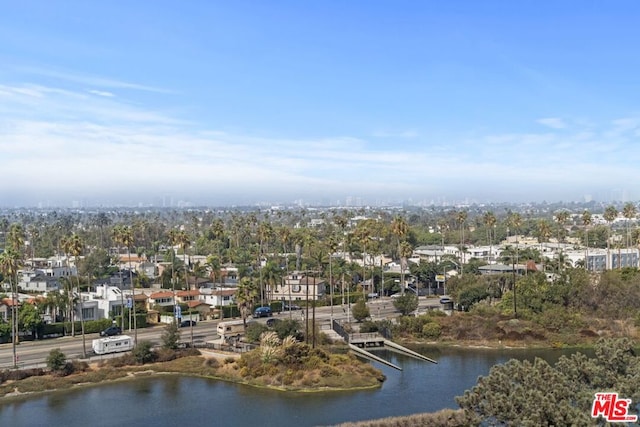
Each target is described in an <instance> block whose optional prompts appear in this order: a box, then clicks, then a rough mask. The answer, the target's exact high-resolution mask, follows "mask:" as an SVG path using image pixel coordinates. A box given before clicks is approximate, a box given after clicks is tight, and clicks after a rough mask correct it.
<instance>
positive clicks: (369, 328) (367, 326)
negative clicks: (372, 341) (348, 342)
mask: <svg viewBox="0 0 640 427" xmlns="http://www.w3.org/2000/svg"><path fill="white" fill-rule="evenodd" d="M360 332H362V333H367V332H378V325H377V324H376V322H372V321H371V320H366V321H364V322H362V325H360Z"/></svg>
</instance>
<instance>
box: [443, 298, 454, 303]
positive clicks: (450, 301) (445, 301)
mask: <svg viewBox="0 0 640 427" xmlns="http://www.w3.org/2000/svg"><path fill="white" fill-rule="evenodd" d="M440 304H453V300H452V299H451V298H447V297H444V298H440Z"/></svg>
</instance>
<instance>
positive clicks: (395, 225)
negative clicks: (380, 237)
mask: <svg viewBox="0 0 640 427" xmlns="http://www.w3.org/2000/svg"><path fill="white" fill-rule="evenodd" d="M408 232H409V225H408V224H407V221H405V219H404V218H402V217H401V216H399V215H398V216H396V217H395V218H393V220H392V221H391V233H392V234H393V235H394V236H396V249H397V251H398V255H399V254H400V241H401V240H404V238H405V237H406V236H407V233H408Z"/></svg>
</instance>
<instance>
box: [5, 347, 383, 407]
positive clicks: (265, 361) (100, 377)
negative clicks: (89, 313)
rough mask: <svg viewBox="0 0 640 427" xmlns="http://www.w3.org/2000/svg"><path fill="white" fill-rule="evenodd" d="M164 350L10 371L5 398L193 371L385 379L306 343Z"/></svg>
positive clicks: (291, 384)
mask: <svg viewBox="0 0 640 427" xmlns="http://www.w3.org/2000/svg"><path fill="white" fill-rule="evenodd" d="M161 355H162V357H161V359H162V361H159V362H155V363H145V364H138V363H136V361H135V359H134V358H133V357H132V356H131V355H130V354H127V355H124V356H121V357H118V358H114V359H109V360H106V361H104V362H101V363H98V364H92V365H88V364H84V363H79V364H78V363H73V364H72V365H74V366H73V367H72V368H70V369H67V371H66V373H65V372H62V371H60V372H50V371H47V370H42V369H33V370H28V371H5V372H4V374H5V375H3V377H2V383H1V384H0V397H1V398H2V399H10V398H24V397H26V396H31V395H33V394H36V393H46V392H51V391H55V390H67V389H72V388H76V387H86V386H91V385H98V384H104V383H107V382H114V381H124V380H132V379H136V378H139V377H140V376H149V375H188V376H195V377H202V378H211V379H218V380H224V381H230V382H235V383H241V384H246V385H250V386H254V387H265V388H271V389H277V390H286V391H296V392H312V391H331V390H358V389H365V388H375V387H379V386H380V385H381V383H382V381H384V379H385V378H384V375H382V373H381V372H380V371H379V370H377V369H375V368H373V367H372V366H371V365H370V364H368V363H364V362H362V361H360V360H358V359H357V358H356V357H355V356H353V355H351V354H332V353H331V352H329V351H326V350H322V349H311V348H310V347H308V346H306V345H304V344H300V343H297V344H295V345H293V346H292V347H291V349H290V350H289V351H288V352H286V353H285V352H283V353H282V354H281V356H280V357H267V358H265V354H264V350H261V349H257V350H254V351H252V352H249V353H245V354H243V355H242V356H241V357H235V356H233V355H229V356H222V357H221V356H220V355H219V354H216V355H213V354H205V355H202V354H199V352H198V351H197V350H191V351H187V352H180V351H176V352H167V351H166V350H165V351H162V352H161ZM70 372H71V373H70Z"/></svg>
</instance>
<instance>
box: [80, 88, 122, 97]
mask: <svg viewBox="0 0 640 427" xmlns="http://www.w3.org/2000/svg"><path fill="white" fill-rule="evenodd" d="M87 92H89V93H91V94H93V95H98V96H106V97H107V98H111V97H113V96H115V95H114V94H113V93H111V92H107V91H105V90H95V89H91V90H88V91H87Z"/></svg>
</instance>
